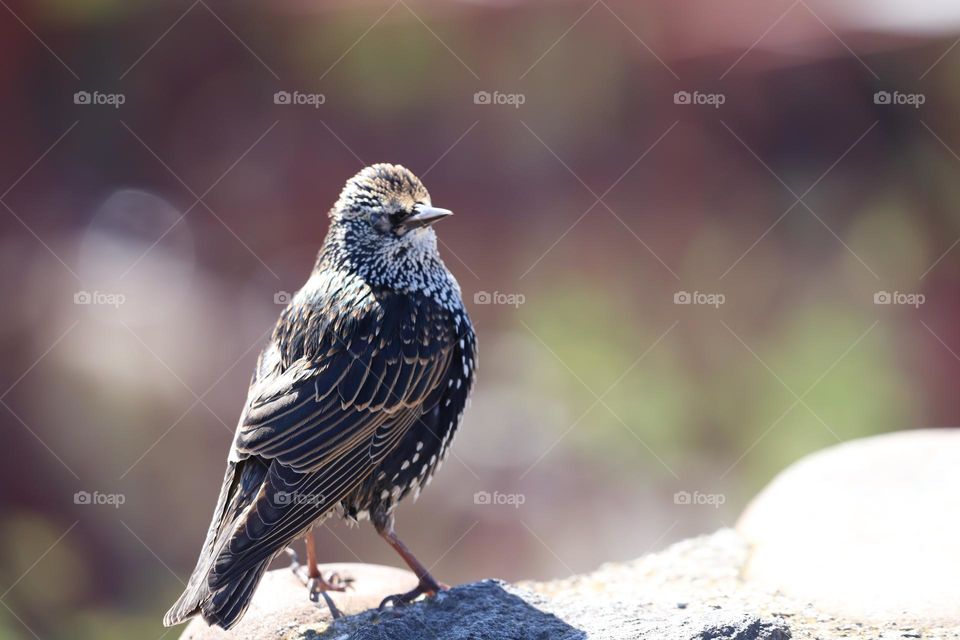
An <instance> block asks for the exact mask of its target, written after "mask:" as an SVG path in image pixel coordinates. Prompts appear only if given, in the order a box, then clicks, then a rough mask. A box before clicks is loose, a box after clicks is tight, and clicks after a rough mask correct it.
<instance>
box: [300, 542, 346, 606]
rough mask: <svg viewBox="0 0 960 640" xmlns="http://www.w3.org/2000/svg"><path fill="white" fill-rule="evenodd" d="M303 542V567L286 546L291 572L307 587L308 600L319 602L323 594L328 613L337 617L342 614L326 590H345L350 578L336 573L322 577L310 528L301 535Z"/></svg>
mask: <svg viewBox="0 0 960 640" xmlns="http://www.w3.org/2000/svg"><path fill="white" fill-rule="evenodd" d="M303 542H304V545H305V546H306V548H307V566H306V567H304V566H303V565H301V564H300V561H299V559H298V558H297V552H296V551H295V550H294V549H293V548H292V547H287V555H289V556H290V559H291V563H290V569H291V570H292V571H293V574H294V575H295V576H297V578H299V579H300V582H302V583H303V584H304V585H305V586H306V587H307V589H308V593H309V595H310V600H311V601H312V602H320V597H321V596H323V599H324V601H325V602H326V603H327V607H329V609H330V615H331V616H332V617H333V618H334V619H336V618H339V617H341V616H342V615H343V614H342V613H340V610H339V609H337V606H336V605H335V604H334V603H333V600H332V599H331V598H330V596H329V594H328V593H327V592H328V591H346V590H347V587H348V586H349V585H350V583H351V582H352V580H351V579H349V578H347V579H343V578H341V577H340V576H339V575H337V574H336V573H334V574H332V575H331V576H330V577H329V578H324V577H323V574H321V573H320V568H319V567H318V566H317V551H316V548H315V547H314V544H313V530H312V529H311V530H310V531H308V532H307V533H306V534H305V535H304V536H303Z"/></svg>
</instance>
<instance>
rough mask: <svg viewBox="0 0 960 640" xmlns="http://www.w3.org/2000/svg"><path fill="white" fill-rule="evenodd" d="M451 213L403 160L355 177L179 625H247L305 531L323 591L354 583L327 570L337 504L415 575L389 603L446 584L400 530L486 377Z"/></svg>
mask: <svg viewBox="0 0 960 640" xmlns="http://www.w3.org/2000/svg"><path fill="white" fill-rule="evenodd" d="M450 215H452V212H451V211H449V210H447V209H441V208H438V207H434V206H433V205H432V204H431V200H430V195H429V193H428V192H427V190H426V188H425V187H424V186H423V183H422V182H421V181H420V179H419V178H417V177H416V176H415V175H414V174H413V173H412V172H411V171H410V170H408V169H406V168H405V167H403V166H401V165H396V164H386V163H381V164H374V165H371V166H367V167H365V168H364V169H362V170H361V171H360V172H359V173H357V174H356V175H355V176H353V177H352V178H350V179H349V180H348V181H347V182H346V185H345V186H344V187H343V190H342V191H341V193H340V196H339V198H338V199H337V201H336V203H335V204H334V205H333V207H332V208H331V209H330V211H329V214H328V216H329V228H328V231H327V235H326V238H325V239H324V242H323V244H322V246H321V249H320V251H319V254H318V256H317V260H316V263H315V266H314V268H313V270H312V272H311V274H310V276H309V278H308V279H307V281H306V283H305V284H304V285H303V287H302V288H301V289H300V290H299V291H298V292H297V293H295V294H294V295H293V296H291V298H290V300H289V302H288V304H287V305H286V306H285V308H284V309H283V311H282V313H281V314H280V318H279V320H278V321H277V324H276V326H275V328H274V330H273V333H272V335H271V337H270V339H269V341H268V343H267V344H266V346H265V347H264V349H263V351H262V352H261V353H260V355H259V357H258V359H257V364H256V370H255V372H254V374H253V377H252V380H251V383H250V387H249V390H248V393H247V399H246V403H245V406H244V408H243V411H242V413H241V415H240V419H239V422H238V425H237V429H236V434H235V436H234V439H233V441H232V445H231V448H230V452H229V455H228V458H227V468H226V472H225V475H224V479H223V485H222V488H221V490H220V495H219V498H218V500H217V504H216V507H215V509H214V513H213V518H212V522H211V524H210V527H209V529H208V531H207V535H206V539H205V541H204V543H203V547H202V549H201V552H200V556H199V559H198V560H197V564H196V567H195V569H194V570H193V572H192V574H191V576H190V578H189V581H188V583H187V585H186V589H185V590H184V592H183V594H182V595H181V596H180V598H179V599H178V600H177V601H176V603H175V604H174V605H173V606H172V607H171V608H170V610H169V611H168V612H167V613H166V615H165V616H164V619H163V622H164V625H165V626H168V627H169V626H172V625H175V624H179V623H181V622H184V621H186V620H187V619H189V618H192V617H195V616H198V615H199V616H202V617H203V619H204V620H205V621H206V622H207V624H209V625H216V626H219V627H221V628H223V629H229V628H231V627H233V626H234V625H235V624H237V622H238V621H239V620H240V619H241V617H242V616H243V614H244V613H245V612H246V610H247V608H248V606H249V604H250V600H251V598H252V597H253V593H254V591H255V589H256V587H257V585H258V583H259V582H260V580H261V578H262V577H263V575H264V572H265V571H266V569H267V567H268V565H270V563H271V561H272V560H273V559H274V558H275V557H277V556H278V555H280V554H281V553H283V552H284V550H286V549H287V547H288V545H290V544H291V543H292V542H294V541H296V540H298V539H299V538H300V537H305V539H306V541H307V564H308V567H307V569H308V576H307V577H308V578H309V582H308V587H309V589H310V593H311V599H314V600H315V599H316V595H317V594H318V593H322V592H325V591H329V590H342V589H343V588H344V587H345V584H344V581H342V580H339V579H338V577H337V576H331V577H330V578H325V577H323V576H321V575H320V572H319V570H318V568H317V566H316V553H315V551H314V546H313V539H312V537H311V536H312V533H311V532H312V528H313V527H314V526H316V525H318V524H320V523H321V522H323V521H324V520H325V519H327V518H329V517H333V516H339V517H341V518H344V519H346V520H347V521H348V522H350V523H357V522H360V521H362V520H370V521H371V523H372V524H373V526H374V527H375V529H376V531H377V532H378V533H379V534H380V536H381V537H383V538H384V540H386V542H387V543H389V544H390V546H391V547H392V548H393V549H394V550H395V551H396V552H397V553H398V554H399V555H400V556H401V558H402V559H403V560H404V562H405V563H406V564H407V565H408V566H409V567H410V569H411V570H412V571H413V572H414V573H415V574H416V577H417V579H418V583H417V586H416V588H414V589H413V590H411V591H409V592H407V593H403V594H397V595H392V596H389V597H387V598H385V599H384V600H383V603H382V604H381V606H382V607H384V606H388V605H390V604H392V605H395V606H396V605H401V604H403V603H407V602H411V601H413V600H414V599H416V598H418V597H420V596H421V595H427V596H432V595H435V594H436V593H438V592H439V591H441V590H443V589H444V588H446V585H443V584H442V583H440V582H438V581H437V580H436V579H435V578H434V577H433V576H432V575H431V574H430V572H429V571H428V570H427V569H426V568H425V567H424V565H423V564H422V563H421V562H420V561H419V560H417V558H416V557H415V556H414V555H413V553H412V552H411V551H410V550H409V549H408V548H407V547H406V545H404V544H403V542H402V541H401V540H400V538H399V537H398V536H397V534H396V533H395V531H394V510H395V508H396V507H397V505H398V504H399V503H400V501H401V500H402V499H403V498H405V497H406V496H407V495H409V494H411V493H412V494H414V499H416V497H417V496H419V494H420V490H421V489H422V488H423V487H424V486H426V485H427V484H428V483H429V482H430V480H431V479H432V477H433V475H434V473H435V472H436V470H437V468H438V467H439V465H440V463H441V461H442V460H443V458H444V456H445V454H446V453H447V451H448V449H449V446H450V442H451V439H452V437H453V435H454V433H455V432H456V431H457V428H458V426H459V424H460V422H461V419H462V417H463V413H464V410H465V409H466V407H467V405H468V402H469V397H470V393H471V390H472V388H473V384H474V379H475V371H476V367H477V346H476V335H475V332H474V329H473V325H472V324H471V321H470V317H469V316H468V314H467V311H466V308H465V306H464V303H463V299H462V295H461V291H460V286H459V284H458V283H457V280H456V278H455V277H454V276H453V274H452V273H451V272H450V271H449V270H448V269H447V267H446V266H445V264H444V262H443V260H442V259H441V256H440V253H439V251H438V247H437V235H436V232H435V230H434V229H433V225H434V223H436V222H438V221H439V220H443V219H444V218H447V217H449V216H450ZM324 597H325V598H326V597H327V596H326V594H325V593H324ZM327 602H328V603H329V602H330V600H329V598H327ZM335 613H336V612H335Z"/></svg>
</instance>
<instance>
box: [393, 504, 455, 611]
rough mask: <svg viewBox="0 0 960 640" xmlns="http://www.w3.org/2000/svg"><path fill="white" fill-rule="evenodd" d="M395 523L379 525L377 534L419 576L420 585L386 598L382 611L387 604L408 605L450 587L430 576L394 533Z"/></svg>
mask: <svg viewBox="0 0 960 640" xmlns="http://www.w3.org/2000/svg"><path fill="white" fill-rule="evenodd" d="M392 525H393V523H392V522H390V523H388V524H386V525H385V526H381V525H377V533H379V534H380V536H381V537H383V539H384V540H386V541H387V544H389V545H390V546H391V547H393V550H394V551H396V552H397V553H398V554H399V555H400V557H401V558H403V561H404V562H405V563H407V566H408V567H410V570H411V571H413V573H414V574H415V575H416V576H417V579H418V580H419V583H418V584H417V587H416V588H415V589H413V590H412V591H408V592H407V593H401V594H397V595H394V596H388V597H386V598H384V600H383V602H381V603H380V608H381V609H382V608H383V607H385V606H386V605H387V604H393V605H398V604H406V603H408V602H412V601H413V600H416V599H417V598H418V597H420V596H421V595H424V594H426V595H428V596H435V595H437V593H438V592H440V591H444V590H446V589H449V588H450V587H449V586H447V585H445V584H443V583H442V582H438V581H437V580H436V578H434V577H433V576H432V575H430V571H428V570H427V568H426V567H424V566H423V563H421V562H420V561H419V560H417V558H416V557H415V556H414V555H413V553H412V552H411V551H410V549H408V548H407V545H405V544H403V541H402V540H400V538H398V537H397V534H396V533H394V532H393V526H392Z"/></svg>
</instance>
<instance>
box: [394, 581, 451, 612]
mask: <svg viewBox="0 0 960 640" xmlns="http://www.w3.org/2000/svg"><path fill="white" fill-rule="evenodd" d="M449 588H450V586H449V585H446V584H444V583H442V582H436V581H435V580H432V579H431V580H421V581H420V583H419V584H418V585H417V586H416V588H415V589H412V590H410V591H407V592H406V593H398V594H395V595H392V596H387V597H386V598H384V599H383V601H381V602H380V606H379V607H378V609H379V610H380V611H383V610H384V609H386V608H387V605H390V606H393V607H402V606H405V605H408V604H410V603H411V602H413V601H414V600H416V599H417V598H419V597H420V596H423V595H426V596H435V595H437V593H439V592H441V591H446V590H447V589H449Z"/></svg>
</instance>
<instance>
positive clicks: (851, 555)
mask: <svg viewBox="0 0 960 640" xmlns="http://www.w3.org/2000/svg"><path fill="white" fill-rule="evenodd" d="M737 529H738V530H739V531H740V532H741V533H742V534H743V536H744V537H745V538H746V539H747V541H748V542H749V543H751V545H752V551H753V553H752V556H751V558H750V562H749V564H748V566H747V571H746V573H745V575H746V577H747V578H749V579H750V580H753V581H757V582H762V583H764V584H766V585H768V586H770V587H771V588H774V589H781V590H783V591H784V592H785V593H788V594H790V595H792V596H794V597H796V598H799V599H802V600H808V601H810V602H812V603H814V604H816V605H817V606H818V607H819V608H820V609H823V610H825V611H830V612H832V613H835V614H838V615H843V616H846V617H849V618H855V619H861V620H897V621H901V622H903V621H914V622H917V623H921V622H925V623H933V622H936V621H940V622H943V623H945V624H948V623H950V622H954V623H956V622H958V621H960V429H929V430H917V431H904V432H899V433H892V434H888V435H882V436H876V437H873V438H865V439H862V440H855V441H851V442H847V443H844V444H841V445H837V446H835V447H831V448H829V449H825V450H823V451H820V452H818V453H816V454H813V455H811V456H808V457H806V458H804V459H803V460H801V461H800V462H798V463H796V464H795V465H793V466H791V467H790V468H788V469H787V470H786V471H784V472H783V473H781V474H780V475H779V476H778V477H777V478H776V479H775V480H774V481H773V482H772V483H771V484H770V485H769V486H768V487H767V488H766V489H765V490H764V491H763V492H761V493H760V495H758V496H757V497H756V498H755V499H754V500H753V502H752V503H751V504H750V506H749V507H748V508H747V509H746V511H745V512H744V514H743V516H741V518H740V521H739V523H738V524H737Z"/></svg>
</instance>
